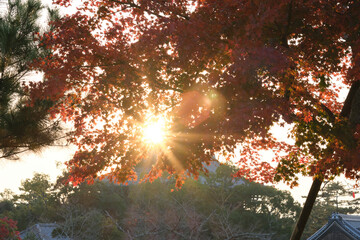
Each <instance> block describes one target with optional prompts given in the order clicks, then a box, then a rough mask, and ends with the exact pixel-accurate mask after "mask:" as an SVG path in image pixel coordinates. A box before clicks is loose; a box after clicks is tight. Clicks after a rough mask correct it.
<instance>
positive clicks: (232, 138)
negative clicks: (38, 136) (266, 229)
mask: <svg viewBox="0 0 360 240" xmlns="http://www.w3.org/2000/svg"><path fill="white" fill-rule="evenodd" d="M55 2H56V3H57V4H58V5H60V6H63V7H66V6H71V5H72V4H73V2H72V1H71V0H58V1H55ZM359 9H360V2H358V1H348V0H330V1H293V0H281V1H273V0H271V1H257V0H243V1H231V0H229V1H228V0H226V1H224V0H208V1H207V0H198V1H196V0H172V1H167V0H164V1H154V0H138V1H132V0H126V1H122V0H115V1H114V0H111V1H108V0H91V1H84V2H83V3H82V5H81V6H79V7H78V10H77V12H76V13H75V14H72V15H65V16H64V17H62V18H61V20H59V21H56V22H53V24H54V31H53V32H52V33H48V34H45V35H43V36H42V38H41V41H42V42H43V43H44V45H45V46H46V47H48V48H49V49H51V50H53V53H52V54H51V55H49V56H47V57H46V58H44V59H39V60H38V61H37V62H36V64H34V67H35V68H38V69H41V70H42V71H44V72H45V78H46V81H44V82H41V83H39V84H37V85H36V86H34V87H33V88H32V91H31V94H32V95H31V96H32V97H33V99H34V100H35V99H41V98H43V99H50V100H56V101H58V104H57V105H56V106H54V107H53V108H52V114H53V115H57V114H59V115H61V116H62V118H63V119H64V120H67V121H72V122H73V123H74V126H75V131H74V136H73V137H72V139H71V140H72V142H73V143H74V144H76V145H77V146H78V151H77V152H76V154H75V156H74V158H73V159H72V160H70V161H69V162H68V167H69V171H70V175H71V177H70V181H72V182H75V183H76V182H81V181H84V180H90V181H91V180H93V179H95V178H98V177H107V178H109V179H110V180H114V181H120V182H124V181H126V180H127V179H129V178H136V174H135V172H134V166H135V165H137V164H138V163H139V162H141V161H150V160H149V159H153V162H151V164H152V168H151V170H150V171H149V174H148V175H147V176H145V178H149V179H153V178H154V177H157V176H159V175H161V174H162V172H163V171H167V172H170V173H172V174H174V175H175V176H177V178H178V184H181V181H182V178H183V177H184V176H185V175H186V174H189V175H190V174H193V175H195V176H196V175H198V174H199V171H201V170H204V165H205V164H206V163H209V162H210V161H211V158H212V157H213V156H214V154H215V153H218V152H223V153H224V155H225V154H226V155H227V157H228V158H232V157H235V158H236V160H237V161H238V164H239V165H240V170H239V172H238V175H241V176H246V177H248V178H249V179H251V180H259V181H264V182H269V181H273V180H274V179H275V180H278V181H280V180H284V181H287V182H291V183H292V184H296V180H297V174H298V173H302V174H304V175H311V176H317V177H319V178H321V179H323V178H332V177H333V176H336V175H339V174H341V173H344V174H345V175H346V176H347V177H349V178H353V179H358V177H359V168H360V165H359V164H360V161H359V160H360V159H359V157H360V154H359V146H360V145H359V125H358V124H359V104H357V103H358V102H359V99H360V90H359V85H360V82H359V76H360V71H359V64H360V63H359V61H360V54H359V47H360V41H359V29H360V28H359V27H360V23H359V19H360V16H359V15H360V11H359ZM340 86H344V87H345V88H349V89H350V91H349V95H348V97H347V99H346V101H345V104H343V103H342V100H340V99H339V98H338V93H339V88H340ZM158 120H162V121H163V122H164V123H163V124H162V125H163V128H164V130H165V132H166V135H165V138H164V141H162V142H161V144H151V143H147V142H146V141H144V138H142V137H141V136H142V135H143V131H144V129H145V127H146V126H147V125H149V124H150V123H149V122H156V121H158ZM275 123H280V124H284V123H288V124H291V125H290V126H291V131H290V132H289V135H290V136H291V137H292V138H294V139H295V144H294V145H291V144H287V143H285V142H283V141H282V140H281V139H277V138H276V136H274V135H273V134H272V133H271V131H270V129H271V127H272V126H273V125H274V124H275ZM260 149H272V150H274V152H275V153H276V155H275V157H274V159H273V162H272V163H269V162H266V161H264V160H262V159H261V157H260V155H259V154H257V152H258V150H260ZM235 152H240V154H239V155H236V154H235ZM284 153H285V155H284Z"/></svg>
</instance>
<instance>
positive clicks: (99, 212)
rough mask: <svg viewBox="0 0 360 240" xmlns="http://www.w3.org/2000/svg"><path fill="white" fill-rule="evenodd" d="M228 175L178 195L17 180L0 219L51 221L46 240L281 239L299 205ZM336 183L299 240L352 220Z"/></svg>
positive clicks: (164, 186) (226, 170) (190, 183)
mask: <svg viewBox="0 0 360 240" xmlns="http://www.w3.org/2000/svg"><path fill="white" fill-rule="evenodd" d="M234 172H235V169H234V168H232V167H230V166H227V165H220V167H218V168H217V170H216V172H212V173H209V176H207V177H205V176H204V177H203V178H201V179H202V181H200V180H198V181H195V180H193V179H187V180H186V181H185V183H184V185H183V187H182V188H181V189H173V188H174V180H173V179H171V178H169V179H168V178H166V177H163V178H161V179H158V180H156V181H154V182H153V183H149V182H146V183H136V184H129V185H117V184H113V183H109V182H107V181H95V183H94V184H93V185H88V184H86V183H84V184H80V185H78V186H76V187H75V186H72V185H65V184H63V180H64V179H66V177H67V176H66V175H67V173H64V175H63V176H61V177H59V178H58V180H57V182H56V183H51V182H50V181H49V177H48V176H47V175H44V174H35V175H34V177H33V178H32V179H27V180H25V181H23V183H22V186H21V187H20V188H19V190H20V192H19V193H18V194H15V193H12V192H11V191H4V192H2V193H1V200H0V218H1V217H5V216H6V217H8V218H10V219H14V220H16V221H17V226H18V230H19V231H22V230H24V229H26V228H28V227H30V226H32V225H34V224H36V223H53V222H56V223H57V224H58V225H59V226H60V227H59V229H57V230H56V231H55V232H53V234H54V235H57V234H60V235H61V234H64V235H67V236H69V237H70V238H71V239H74V240H75V239H79V240H80V239H264V238H265V237H268V239H274V240H275V239H276V240H282V239H283V240H287V239H289V237H290V234H291V230H292V228H293V225H294V223H295V220H296V218H297V216H298V214H299V212H300V209H301V208H300V205H299V204H298V203H297V202H295V201H294V199H293V198H292V196H291V195H290V193H289V192H287V191H281V190H277V189H275V188H273V187H271V186H265V185H261V184H257V183H254V182H248V181H246V180H243V181H240V182H242V184H239V181H237V182H235V181H234V179H233V177H232V176H231V175H232V174H233V173H234ZM341 196H351V193H349V192H348V191H346V190H345V187H344V186H343V185H341V184H339V183H330V184H328V185H326V186H325V187H324V189H323V190H322V192H321V193H320V196H319V200H318V202H317V205H316V206H315V207H314V211H313V214H312V216H311V218H310V220H309V224H308V226H307V228H306V230H305V233H304V236H303V239H306V238H307V237H309V236H310V235H312V234H313V233H314V232H315V231H316V230H317V229H319V228H320V227H321V226H322V225H323V224H325V223H326V222H327V220H328V218H329V216H330V215H331V213H332V212H335V211H336V212H340V213H354V212H355V210H356V209H355V208H354V206H356V202H354V201H349V200H344V198H343V197H341Z"/></svg>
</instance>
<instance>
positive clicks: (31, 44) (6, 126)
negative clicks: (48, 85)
mask: <svg viewBox="0 0 360 240" xmlns="http://www.w3.org/2000/svg"><path fill="white" fill-rule="evenodd" d="M43 9H44V7H43V6H42V4H41V2H40V1H37V0H28V1H26V2H21V1H20V0H15V1H9V5H8V10H7V11H6V13H4V14H3V16H2V18H1V19H0V139H1V141H0V151H1V152H2V155H1V157H6V158H9V157H16V155H17V154H18V153H20V152H23V151H27V150H37V149H39V148H41V147H43V146H46V145H49V144H50V143H52V142H53V141H54V140H55V139H56V138H57V134H56V133H57V132H58V130H59V129H60V128H59V124H58V122H56V121H50V120H49V118H48V114H47V111H48V109H49V108H50V107H51V105H52V102H51V101H47V100H42V101H37V102H35V103H32V104H30V101H29V96H28V94H27V92H26V87H27V84H29V81H28V79H29V78H28V75H29V73H30V72H31V67H30V65H31V63H32V62H33V61H34V59H36V58H38V57H40V56H44V54H47V50H45V49H44V48H41V47H39V41H36V33H38V32H39V31H40V26H39V24H38V19H39V17H40V12H41V11H42V10H43ZM36 81H39V79H36Z"/></svg>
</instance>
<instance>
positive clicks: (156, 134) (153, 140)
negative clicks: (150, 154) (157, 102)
mask: <svg viewBox="0 0 360 240" xmlns="http://www.w3.org/2000/svg"><path fill="white" fill-rule="evenodd" d="M165 135H166V134H165V129H164V123H163V121H160V120H158V121H155V122H150V123H148V124H147V125H146V126H145V128H144V129H143V139H144V141H145V142H147V143H150V144H160V143H163V142H164V141H165V138H166V136H165Z"/></svg>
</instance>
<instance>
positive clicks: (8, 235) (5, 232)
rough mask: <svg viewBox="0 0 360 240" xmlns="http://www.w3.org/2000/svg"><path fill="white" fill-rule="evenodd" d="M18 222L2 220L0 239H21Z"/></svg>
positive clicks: (0, 220) (0, 222)
mask: <svg viewBox="0 0 360 240" xmlns="http://www.w3.org/2000/svg"><path fill="white" fill-rule="evenodd" d="M19 234H20V233H19V232H18V231H17V227H16V222H15V221H13V220H12V219H8V218H7V217H4V218H0V239H9V240H11V239H14V240H15V239H20V237H19Z"/></svg>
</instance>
